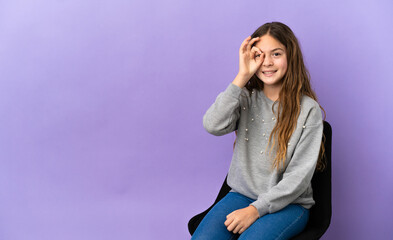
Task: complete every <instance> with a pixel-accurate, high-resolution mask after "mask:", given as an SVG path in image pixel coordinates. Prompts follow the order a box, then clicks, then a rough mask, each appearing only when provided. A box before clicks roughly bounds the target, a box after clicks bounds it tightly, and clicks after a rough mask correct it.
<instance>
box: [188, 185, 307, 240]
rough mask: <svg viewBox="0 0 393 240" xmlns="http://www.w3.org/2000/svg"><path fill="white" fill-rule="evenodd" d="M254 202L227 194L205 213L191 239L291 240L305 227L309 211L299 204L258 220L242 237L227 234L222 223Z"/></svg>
mask: <svg viewBox="0 0 393 240" xmlns="http://www.w3.org/2000/svg"><path fill="white" fill-rule="evenodd" d="M254 201H255V200H253V199H251V198H248V197H246V196H244V195H242V194H240V193H236V192H229V193H228V194H227V195H226V196H225V197H224V198H222V199H221V201H219V202H218V203H217V204H216V205H214V207H213V208H212V209H211V210H210V211H209V212H208V213H207V214H206V216H205V217H204V218H203V220H202V222H201V223H200V224H199V226H198V228H197V229H196V230H195V232H194V234H193V235H192V238H191V240H196V239H200V240H206V239H212V240H213V239H214V240H221V239H223V240H231V239H239V240H240V239H243V240H244V239H247V240H251V239H263V240H269V239H276V240H277V239H280V240H282V239H290V238H292V237H294V236H296V235H297V234H299V233H300V232H301V231H303V230H304V228H305V227H306V225H307V222H308V218H309V209H306V208H304V207H303V206H301V205H299V204H289V205H288V206H286V207H285V208H283V209H281V210H280V211H277V212H275V213H271V214H266V215H264V216H262V217H260V218H258V219H257V220H256V221H255V222H254V223H253V224H251V226H250V227H248V228H247V229H246V230H245V231H244V232H243V233H242V234H234V233H233V232H229V231H228V229H227V227H226V226H225V224H224V222H225V221H226V216H227V215H228V214H230V213H231V212H233V211H235V210H237V209H240V208H245V207H248V206H249V205H250V203H252V202H254Z"/></svg>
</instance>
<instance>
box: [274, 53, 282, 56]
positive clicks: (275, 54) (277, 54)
mask: <svg viewBox="0 0 393 240" xmlns="http://www.w3.org/2000/svg"><path fill="white" fill-rule="evenodd" d="M280 55H281V53H273V56H275V57H278V56H280Z"/></svg>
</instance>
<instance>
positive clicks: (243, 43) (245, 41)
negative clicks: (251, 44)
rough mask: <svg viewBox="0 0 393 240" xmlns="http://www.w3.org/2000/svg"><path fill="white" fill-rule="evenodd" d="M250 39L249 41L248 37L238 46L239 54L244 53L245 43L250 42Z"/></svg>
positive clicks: (249, 37)
mask: <svg viewBox="0 0 393 240" xmlns="http://www.w3.org/2000/svg"><path fill="white" fill-rule="evenodd" d="M250 39H251V36H248V37H247V38H246V39H244V41H243V42H242V44H241V46H240V52H241V53H244V52H245V51H246V50H247V49H246V47H247V43H248V41H250Z"/></svg>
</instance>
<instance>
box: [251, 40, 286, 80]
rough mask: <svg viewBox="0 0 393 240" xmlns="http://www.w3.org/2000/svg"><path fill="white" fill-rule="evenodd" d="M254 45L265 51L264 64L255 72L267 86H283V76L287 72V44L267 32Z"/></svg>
mask: <svg viewBox="0 0 393 240" xmlns="http://www.w3.org/2000/svg"><path fill="white" fill-rule="evenodd" d="M254 46H255V47H257V48H259V49H260V50H261V51H262V53H264V59H263V62H262V65H261V66H260V67H259V69H258V70H257V71H256V73H255V74H256V75H257V76H258V78H259V79H260V80H262V82H263V83H264V85H265V86H266V85H270V86H281V84H282V77H283V76H284V74H285V73H286V72H287V55H286V49H285V46H284V45H282V44H281V43H280V42H279V41H277V40H276V39H274V38H273V37H271V36H270V35H267V34H266V35H264V36H262V37H261V38H260V40H259V41H257V42H256V44H255V45H254Z"/></svg>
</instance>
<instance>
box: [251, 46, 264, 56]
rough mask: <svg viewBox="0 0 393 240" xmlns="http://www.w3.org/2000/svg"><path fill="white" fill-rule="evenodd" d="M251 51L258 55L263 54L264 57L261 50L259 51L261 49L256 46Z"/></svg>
mask: <svg viewBox="0 0 393 240" xmlns="http://www.w3.org/2000/svg"><path fill="white" fill-rule="evenodd" d="M251 51H255V52H257V53H259V54H261V55H262V51H261V49H259V48H257V47H255V46H253V47H252V48H251Z"/></svg>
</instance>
